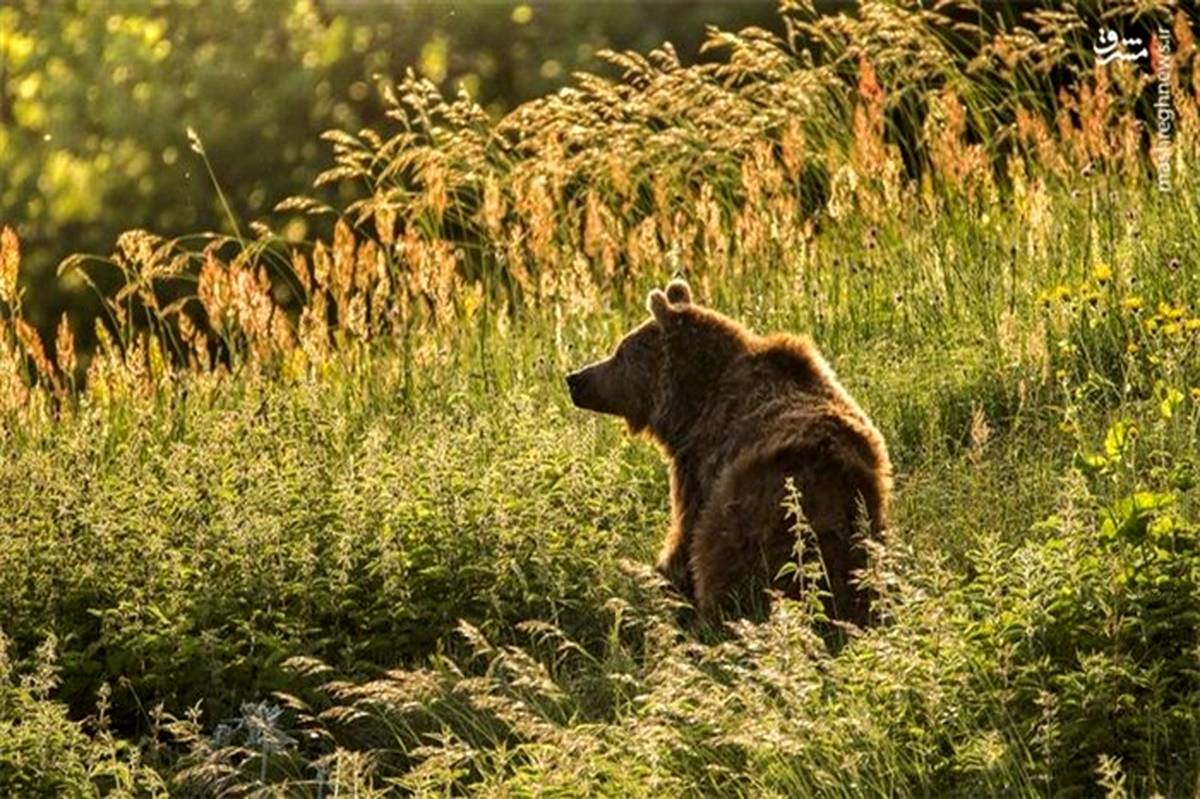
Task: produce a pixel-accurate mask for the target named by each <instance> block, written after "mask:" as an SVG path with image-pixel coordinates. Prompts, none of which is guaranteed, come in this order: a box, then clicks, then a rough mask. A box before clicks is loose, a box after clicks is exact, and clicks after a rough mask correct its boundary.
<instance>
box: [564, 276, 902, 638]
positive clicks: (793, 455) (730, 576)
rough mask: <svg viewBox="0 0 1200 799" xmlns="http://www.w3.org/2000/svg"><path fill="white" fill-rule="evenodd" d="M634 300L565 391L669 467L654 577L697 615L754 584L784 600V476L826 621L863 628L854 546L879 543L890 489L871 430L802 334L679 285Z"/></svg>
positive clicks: (792, 537) (788, 590)
mask: <svg viewBox="0 0 1200 799" xmlns="http://www.w3.org/2000/svg"><path fill="white" fill-rule="evenodd" d="M647 305H648V306H649V310H650V312H651V314H652V318H651V319H649V320H648V321H646V322H644V323H643V324H642V325H640V326H639V327H637V328H636V329H635V330H633V331H632V332H631V333H629V334H628V335H627V336H626V337H625V338H624V339H623V340H622V341H621V343H620V344H619V345H618V346H617V349H616V352H615V353H614V354H613V356H612V357H611V358H609V359H607V360H604V361H600V362H598V363H595V364H592V365H590V366H587V367H585V368H583V369H580V370H579V371H577V372H574V373H572V374H570V375H568V376H567V386H568V389H569V390H570V393H571V399H572V401H573V402H574V404H575V405H576V406H577V407H579V408H583V409H586V410H591V411H597V412H599V413H606V414H614V415H616V416H621V417H624V419H625V420H626V421H627V422H628V424H629V427H630V429H631V430H633V431H634V432H641V431H648V432H649V433H650V435H651V437H652V438H653V439H654V440H655V441H656V442H657V443H658V444H659V445H660V446H661V447H662V449H663V450H664V451H665V453H666V455H667V457H668V458H669V459H670V464H671V507H672V524H671V530H670V532H669V534H668V535H667V539H666V542H665V543H664V545H663V548H662V554H661V555H660V557H659V563H658V567H659V569H660V571H662V572H663V574H664V575H665V576H666V577H667V578H668V579H669V580H670V581H671V582H672V583H673V584H674V585H675V586H676V587H677V588H679V589H680V590H681V591H682V592H683V593H684V594H685V595H687V596H688V597H689V598H691V599H693V600H694V601H695V604H696V606H697V608H698V609H699V610H700V611H701V612H704V613H708V612H711V611H713V610H715V609H717V608H719V607H721V606H722V605H723V604H724V603H725V601H726V600H727V599H729V598H730V597H731V596H733V595H735V593H736V592H738V591H741V590H743V589H744V588H745V587H746V586H748V585H752V584H754V581H755V580H758V581H759V584H764V585H765V584H774V585H775V586H776V587H778V588H780V589H782V590H783V591H784V593H785V594H791V595H793V596H794V595H795V594H796V589H797V586H798V583H797V580H795V579H794V577H786V576H781V575H780V572H781V570H782V568H783V566H784V565H785V564H786V563H788V562H789V560H791V559H792V558H793V557H794V553H795V551H796V549H797V548H796V527H797V525H796V521H795V520H794V519H790V518H788V514H787V513H786V511H785V509H784V501H785V498H786V496H787V488H786V481H787V478H789V477H790V478H792V480H793V481H794V485H795V487H796V488H797V489H798V490H799V494H800V504H801V508H802V509H803V512H804V516H805V518H806V520H807V522H808V525H809V526H810V527H811V529H812V531H813V533H814V535H815V539H816V541H817V544H818V547H819V549H820V554H821V561H822V563H823V566H824V574H825V576H826V578H827V580H828V582H827V583H826V586H825V587H826V589H827V592H826V594H825V609H826V613H827V615H828V616H829V617H830V618H831V619H838V620H842V621H848V622H853V623H855V624H858V625H860V626H861V625H865V624H867V623H868V622H869V620H870V596H869V591H868V590H866V589H865V588H860V586H859V585H858V579H857V578H858V573H859V572H861V570H863V569H864V567H865V566H866V564H867V553H866V551H865V549H864V548H863V547H862V546H861V543H862V542H861V541H860V540H859V539H860V537H861V534H862V533H863V532H865V533H866V534H868V535H870V536H872V537H873V538H879V537H881V536H882V535H883V533H884V530H885V527H886V525H887V506H888V500H889V494H890V491H891V464H890V461H889V460H888V454H887V448H886V446H885V445H884V441H883V437H882V436H881V435H880V433H879V431H878V430H877V429H876V428H875V426H874V425H873V424H872V423H871V420H870V419H869V418H867V415H866V414H865V413H864V412H863V411H862V409H861V408H860V407H859V406H858V404H857V403H856V402H855V401H854V400H853V399H852V398H851V397H850V395H849V394H847V393H846V390H845V389H844V388H842V386H841V384H840V383H839V382H838V379H837V377H836V376H835V375H834V373H833V370H832V369H830V367H829V365H828V364H827V363H826V362H825V359H824V358H823V357H822V356H821V354H820V353H819V352H818V351H817V349H816V347H815V346H814V345H813V344H812V342H811V341H810V340H809V339H807V338H800V337H796V336H790V335H784V334H776V335H772V336H767V337H762V336H757V335H755V334H753V333H751V332H749V331H748V330H746V329H745V328H744V327H742V326H741V325H739V324H738V323H737V322H735V321H733V320H731V319H729V318H727V317H725V316H723V315H721V314H719V313H717V312H715V311H713V310H710V309H708V308H702V307H700V306H699V305H697V304H695V303H693V302H692V296H691V290H690V289H689V288H688V286H687V284H686V283H685V282H683V281H681V280H674V281H672V282H671V284H670V285H669V286H667V290H666V292H665V293H664V292H662V291H659V290H657V289H656V290H654V291H652V292H650V296H649V298H648V300H647ZM864 512H865V514H866V517H867V518H865V519H863V518H862V515H863V513H864Z"/></svg>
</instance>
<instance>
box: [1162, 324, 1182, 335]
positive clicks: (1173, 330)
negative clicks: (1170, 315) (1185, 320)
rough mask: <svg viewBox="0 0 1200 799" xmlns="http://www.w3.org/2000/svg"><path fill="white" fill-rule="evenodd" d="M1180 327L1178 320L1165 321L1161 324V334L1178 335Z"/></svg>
mask: <svg viewBox="0 0 1200 799" xmlns="http://www.w3.org/2000/svg"><path fill="white" fill-rule="evenodd" d="M1180 329H1181V328H1180V327H1179V323H1178V322H1167V323H1166V324H1165V325H1163V328H1162V332H1163V335H1164V336H1167V337H1168V338H1175V337H1176V336H1178V335H1179V331H1180Z"/></svg>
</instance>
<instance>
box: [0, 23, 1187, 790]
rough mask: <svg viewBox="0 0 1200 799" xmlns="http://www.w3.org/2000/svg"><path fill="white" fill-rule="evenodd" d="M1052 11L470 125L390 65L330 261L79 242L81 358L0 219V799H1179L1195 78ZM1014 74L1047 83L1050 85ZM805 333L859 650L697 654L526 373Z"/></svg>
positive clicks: (654, 525)
mask: <svg viewBox="0 0 1200 799" xmlns="http://www.w3.org/2000/svg"><path fill="white" fill-rule="evenodd" d="M1138 10H1140V13H1142V14H1144V15H1149V17H1148V18H1151V19H1156V16H1155V15H1159V16H1160V17H1161V18H1162V19H1163V21H1164V24H1169V25H1171V26H1172V31H1173V34H1172V35H1173V39H1174V43H1175V61H1174V72H1173V75H1174V79H1173V83H1172V86H1171V90H1172V99H1173V103H1174V108H1175V110H1176V120H1175V121H1176V123H1177V124H1176V129H1175V136H1174V139H1173V147H1174V153H1175V159H1176V169H1175V173H1174V185H1173V190H1172V191H1171V192H1168V193H1164V192H1159V191H1158V190H1157V189H1156V186H1155V182H1154V174H1153V170H1152V165H1151V162H1150V160H1149V154H1148V145H1149V139H1148V137H1147V136H1146V135H1145V133H1144V132H1139V128H1138V125H1137V123H1138V121H1139V120H1140V119H1145V118H1146V115H1147V113H1148V109H1147V104H1146V102H1145V99H1144V97H1145V93H1146V92H1147V91H1148V90H1149V88H1148V87H1149V78H1148V77H1147V76H1146V74H1145V73H1144V72H1139V71H1138V68H1137V67H1136V66H1135V65H1130V64H1124V63H1120V62H1114V63H1112V64H1110V65H1108V66H1107V67H1099V66H1095V64H1094V59H1093V58H1092V56H1091V55H1090V54H1089V51H1088V48H1089V47H1090V43H1091V42H1090V36H1091V31H1092V30H1093V26H1094V25H1095V24H1097V20H1096V19H1093V18H1091V17H1085V16H1081V14H1080V12H1078V11H1076V10H1072V9H1067V10H1065V11H1049V10H1045V11H1040V12H1037V13H1035V14H1033V15H1032V16H1031V17H1029V18H1028V19H1026V20H1025V22H1024V23H1023V25H1024V27H1020V26H1018V27H1004V26H1001V27H999V28H998V29H997V28H995V27H994V26H992V25H990V24H989V25H987V26H984V25H983V24H982V17H981V15H982V13H983V12H982V11H980V10H979V9H978V8H976V7H975V6H973V5H971V4H969V3H961V4H939V5H938V6H937V7H936V8H935V9H933V10H929V9H920V8H918V7H916V6H910V5H907V4H891V3H862V4H860V6H859V7H858V10H857V15H856V16H854V17H849V16H838V17H817V16H816V15H815V14H813V13H812V10H811V9H810V8H807V7H806V6H805V4H803V3H796V4H785V6H784V8H783V9H782V11H781V13H783V14H784V15H785V18H786V21H787V28H788V31H789V34H788V36H787V37H785V38H784V39H782V40H781V39H776V38H774V37H772V36H770V35H768V34H766V33H764V32H760V31H743V32H742V33H740V34H730V33H723V32H717V31H714V32H713V33H712V35H711V39H710V47H712V48H714V49H721V50H723V51H724V52H725V54H726V58H725V59H724V60H723V61H721V62H719V63H713V64H706V65H700V66H689V67H685V66H682V65H680V64H679V63H678V61H677V59H676V58H675V56H674V54H673V53H672V51H671V50H670V48H669V47H666V46H665V47H664V48H662V49H661V51H659V52H656V53H653V54H650V55H649V56H640V55H638V54H628V53H627V54H619V55H617V54H614V55H613V56H612V61H613V63H614V64H615V65H616V67H617V69H618V70H619V71H620V72H621V76H620V77H619V78H613V79H610V78H604V77H600V76H595V75H580V76H576V78H575V81H574V83H573V85H572V87H571V88H568V89H565V90H563V91H562V92H560V93H559V94H557V95H554V96H551V97H547V98H544V99H542V100H539V101H536V102H533V103H529V104H527V105H524V106H522V107H520V108H519V109H517V110H516V111H514V112H513V113H512V114H511V115H510V116H508V117H506V118H505V119H503V120H499V121H493V120H490V119H488V118H487V116H486V115H485V114H483V112H482V111H481V110H480V109H479V108H478V107H476V106H475V105H474V104H473V103H472V102H471V101H470V99H469V98H467V97H459V98H454V99H447V98H443V97H441V96H439V95H438V94H437V93H436V92H434V91H433V90H432V88H431V87H430V86H428V85H427V84H425V83H423V82H422V81H420V80H417V79H416V78H414V77H412V76H409V77H408V78H407V79H405V80H404V81H402V82H401V83H400V84H399V85H398V86H396V87H395V88H394V90H393V94H392V95H391V97H390V102H391V103H392V107H393V114H392V118H393V121H394V127H393V128H392V129H390V130H386V131H383V130H381V131H360V132H357V133H353V134H352V133H347V132H335V133H330V134H329V135H328V137H327V138H329V140H330V141H331V142H332V145H333V151H334V156H335V160H336V165H335V166H334V167H333V168H332V169H331V170H330V171H329V172H328V173H327V174H326V175H325V176H324V177H323V178H322V180H325V181H345V182H348V183H350V184H353V185H354V186H355V187H357V190H358V191H359V193H360V194H359V199H358V200H357V201H355V202H353V203H351V204H349V205H348V207H346V208H343V209H336V210H335V209H323V208H317V207H315V206H314V205H313V203H311V201H307V200H303V199H298V198H297V199H292V200H288V201H285V203H284V204H283V208H284V209H285V210H289V211H291V212H296V211H300V212H313V213H330V212H332V213H334V214H335V215H336V218H337V219H336V224H335V225H334V233H333V235H332V237H331V240H330V241H318V242H314V243H313V244H312V245H311V246H306V247H297V248H288V247H287V246H285V245H284V244H283V243H282V242H281V240H280V239H279V238H278V237H277V236H275V235H274V233H273V232H272V231H271V230H270V229H269V228H268V227H266V226H265V225H262V224H255V225H254V226H252V229H253V236H254V237H253V238H249V237H244V236H238V237H236V238H235V239H230V238H227V237H221V236H217V235H213V236H210V237H209V238H208V239H207V240H206V241H205V242H204V245H205V246H203V247H202V248H201V249H200V250H199V251H195V250H194V249H193V247H194V241H195V240H196V239H194V238H192V239H187V240H178V241H168V240H163V239H161V238H159V237H156V236H154V235H153V234H151V233H147V232H144V231H135V232H131V233H128V234H126V235H125V236H123V237H122V238H121V239H120V241H119V242H118V246H117V252H116V253H115V254H114V255H113V256H112V257H111V258H110V259H108V260H106V261H103V262H98V261H95V260H90V259H83V258H76V259H72V260H70V261H69V262H67V263H65V264H64V265H63V270H64V271H65V270H78V272H79V274H81V275H82V276H83V277H85V278H87V277H88V276H89V275H90V274H93V273H94V270H96V269H106V268H116V269H118V270H120V271H121V273H122V274H123V276H124V278H125V285H124V288H123V289H122V290H121V291H120V292H119V293H118V294H117V295H115V296H113V297H111V298H109V300H108V302H107V304H106V309H107V315H106V317H105V318H104V319H102V320H100V321H99V322H98V324H99V329H100V331H101V334H100V336H99V339H100V344H99V346H98V348H97V349H96V351H95V352H76V349H75V347H74V343H73V341H74V336H73V333H72V331H71V329H70V327H69V326H68V325H66V324H65V322H64V324H63V325H61V326H60V327H59V329H58V331H57V333H56V336H55V340H54V342H53V344H51V345H47V344H46V343H44V342H43V340H42V337H41V336H40V335H39V333H38V331H36V330H34V329H33V328H32V327H31V326H30V325H28V324H27V323H26V322H24V321H23V319H22V317H21V313H20V307H21V295H20V283H19V280H18V279H17V276H18V270H19V263H20V253H19V243H18V242H17V241H16V238H15V236H14V235H13V234H12V233H11V231H9V230H7V229H5V231H4V233H3V234H2V235H0V303H3V305H4V307H5V308H6V311H7V315H6V318H5V320H4V321H3V322H0V418H2V419H3V424H2V425H0V437H2V438H3V442H4V456H3V458H0V485H2V486H3V489H2V491H0V529H4V530H5V531H7V533H6V536H5V537H4V539H3V541H2V542H0V620H2V621H0V628H2V629H3V634H4V639H3V640H4V642H5V643H4V646H3V648H2V649H3V653H4V654H3V656H2V657H0V785H5V786H6V787H8V786H16V787H13V788H12V790H17V791H19V792H24V793H30V792H33V791H36V790H41V791H43V792H46V793H49V794H53V793H63V792H70V791H72V790H75V791H78V792H82V793H87V792H96V791H110V790H112V791H116V790H127V791H130V792H132V793H138V792H143V793H155V792H158V791H162V790H166V786H167V785H168V783H169V785H170V788H171V789H172V790H174V791H176V792H183V793H187V792H193V793H196V794H210V793H214V792H228V793H230V794H254V793H260V794H265V795H272V794H273V793H275V792H283V793H286V794H288V795H304V794H305V793H306V792H307V794H311V795H314V796H316V795H321V796H325V795H332V794H334V793H335V792H338V791H346V792H350V791H357V792H359V793H360V794H362V795H370V794H371V793H373V792H384V791H387V790H403V791H410V792H414V793H437V794H453V793H461V792H467V791H473V792H482V793H495V794H504V795H514V794H515V795H525V794H533V793H548V794H562V795H596V794H599V795H622V796H624V795H633V796H638V795H647V796H648V795H663V794H667V795H705V796H708V795H778V796H784V795H786V796H793V795H855V796H857V795H863V794H905V795H908V794H912V795H946V794H954V795H971V796H974V795H980V794H992V795H1013V794H1017V795H1043V794H1057V793H1062V794H1090V793H1095V792H1097V791H1104V792H1107V793H1109V794H1110V795H1120V794H1121V793H1122V792H1123V791H1124V792H1131V793H1134V794H1137V795H1142V794H1149V793H1152V792H1155V791H1157V792H1160V793H1163V794H1164V795H1172V796H1174V795H1181V796H1184V795H1191V794H1193V793H1195V792H1196V791H1197V790H1198V789H1200V782H1198V780H1200V769H1198V764H1200V754H1197V753H1198V752H1200V741H1198V740H1197V739H1198V731H1197V728H1196V721H1195V720H1196V719H1197V718H1198V717H1200V716H1198V711H1200V686H1198V685H1197V682H1196V674H1197V670H1196V659H1197V658H1198V657H1200V637H1198V630H1200V618H1198V617H1197V616H1196V612H1195V608H1196V607H1200V588H1198V580H1200V554H1198V553H1197V549H1196V544H1197V527H1196V523H1195V519H1196V508H1195V499H1194V496H1193V494H1194V491H1193V487H1194V484H1195V478H1196V474H1197V469H1198V468H1200V466H1198V464H1197V461H1196V455H1195V451H1196V442H1197V431H1198V426H1200V368H1198V367H1197V363H1198V360H1197V358H1196V349H1197V346H1198V344H1200V312H1198V311H1197V301H1198V300H1200V297H1198V296H1197V294H1198V293H1200V287H1198V286H1197V284H1196V281H1195V280H1194V279H1192V275H1193V274H1194V273H1195V269H1196V260H1195V255H1194V253H1195V252H1196V251H1197V246H1196V245H1197V240H1196V238H1197V232H1196V231H1197V230H1200V227H1198V225H1197V222H1198V221H1200V220H1198V219H1197V211H1198V206H1197V203H1196V197H1197V196H1198V195H1197V192H1196V189H1197V186H1196V182H1195V177H1194V175H1193V174H1192V173H1190V172H1188V171H1187V165H1188V164H1189V163H1192V162H1193V161H1194V159H1195V155H1196V141H1197V139H1196V133H1197V116H1196V109H1197V88H1198V87H1197V86H1196V84H1195V75H1196V68H1197V65H1198V64H1200V60H1198V59H1197V58H1196V56H1195V52H1194V46H1193V45H1192V39H1191V29H1190V23H1189V21H1188V19H1187V18H1186V16H1185V15H1184V14H1182V13H1178V14H1175V16H1173V17H1170V16H1167V15H1165V13H1164V12H1163V11H1162V10H1156V9H1147V8H1145V4H1141V6H1139V7H1138V9H1135V8H1134V7H1133V6H1132V5H1125V4H1106V5H1105V7H1104V10H1103V21H1104V22H1105V24H1109V25H1119V24H1122V23H1123V21H1127V20H1128V19H1129V18H1130V17H1131V16H1132V14H1133V13H1134V12H1135V11H1138ZM1056 87H1061V88H1056ZM675 273H682V274H685V275H686V276H687V277H689V278H690V279H691V280H692V282H693V285H694V286H695V288H696V290H697V293H698V295H699V296H700V298H701V299H702V300H703V301H705V302H707V303H710V304H712V305H715V306H717V307H718V308H720V309H721V310H723V311H725V312H727V313H729V314H731V315H733V316H735V317H736V318H738V319H741V320H743V321H745V322H746V323H747V324H748V325H750V326H751V327H753V328H756V329H759V330H775V329H785V330H793V331H808V332H811V333H812V335H813V336H814V337H815V338H816V339H817V341H818V342H819V344H820V345H821V346H822V347H823V349H825V350H826V352H827V354H828V355H829V356H830V357H831V359H832V360H833V362H834V363H835V366H836V367H837V368H838V370H839V373H840V374H841V375H842V378H843V380H844V382H845V383H846V384H847V385H848V386H849V387H850V389H851V390H852V391H853V393H854V394H855V395H856V397H858V398H859V399H860V400H861V402H862V404H863V405H864V406H865V407H866V408H867V409H868V410H869V411H870V412H871V414H872V415H873V417H874V418H875V419H876V421H877V422H878V423H879V425H880V427H881V429H882V430H883V431H884V433H885V435H886V437H887V439H888V442H889V446H890V448H891V451H892V455H893V460H894V461H895V463H896V465H897V467H898V470H899V480H898V494H897V500H896V501H897V508H896V513H895V516H896V522H897V530H896V545H895V547H894V548H893V549H892V550H891V551H889V552H887V553H882V554H881V557H880V560H879V562H878V564H877V566H878V568H877V572H878V574H877V575H876V578H877V579H878V580H879V581H880V582H881V586H882V588H881V591H882V595H883V597H884V599H883V602H884V606H885V609H886V616H887V622H886V623H885V624H884V625H882V626H881V627H880V628H879V629H875V630H872V631H870V632H867V633H864V634H862V635H860V636H858V637H856V639H855V640H854V641H853V642H852V643H851V644H850V645H849V646H847V647H846V648H844V649H843V650H841V651H840V652H838V653H836V654H835V653H831V652H829V651H827V650H826V649H825V648H824V645H823V644H822V642H821V641H820V639H819V638H815V637H814V636H813V634H812V633H811V623H810V622H811V617H810V613H809V611H808V609H807V607H808V606H806V605H805V604H803V603H801V604H795V605H791V604H784V605H783V606H782V607H781V609H780V610H779V611H778V612H777V613H776V614H774V615H773V616H772V618H771V619H770V620H768V621H767V622H765V623H763V624H761V625H757V626H751V625H745V624H741V625H735V626H733V627H731V628H730V629H728V630H725V631H724V632H720V631H712V630H710V631H705V632H700V633H698V632H697V631H695V630H692V629H690V628H688V627H687V626H686V625H683V626H681V625H680V624H679V623H678V618H677V616H678V611H679V609H678V608H677V607H676V606H675V605H674V604H673V603H672V601H671V600H670V598H669V597H668V596H667V595H666V594H664V593H663V591H662V590H661V586H659V585H658V584H657V583H656V581H655V579H654V578H653V577H652V576H650V575H649V574H648V573H647V570H646V568H645V565H644V564H646V563H648V561H649V558H650V556H651V553H652V552H653V551H654V550H655V549H656V546H657V539H658V538H659V536H660V535H661V532H662V530H663V528H664V526H665V524H666V490H665V479H664V477H663V476H662V474H661V467H660V465H659V460H658V457H657V454H656V453H655V452H654V451H653V450H652V449H651V448H650V447H648V446H647V445H646V444H645V443H644V442H640V441H634V440H629V439H628V438H627V437H625V436H624V435H623V433H622V431H621V430H619V429H617V428H615V427H614V426H612V425H610V424H608V423H607V422H605V421H604V420H597V419H592V418H587V417H584V416H582V415H579V414H576V413H575V412H573V410H572V409H571V408H570V407H569V403H568V402H567V400H566V398H565V396H564V395H563V392H562V391H561V390H560V388H559V381H560V376H561V374H562V373H563V372H564V371H565V370H566V369H567V368H568V367H570V366H574V365H577V364H578V363H579V362H581V361H583V360H586V359H589V358H591V357H594V356H595V355H597V354H599V353H600V352H603V351H604V350H606V349H607V348H609V347H610V346H611V345H612V343H613V342H614V341H615V340H616V338H617V337H618V336H619V335H621V334H622V333H623V332H624V331H625V330H627V329H628V328H629V327H630V326H631V325H633V324H635V323H637V322H638V321H640V319H641V317H642V315H643V314H644V311H643V310H642V309H641V308H642V306H641V302H640V298H641V296H643V293H644V291H645V290H646V289H647V288H648V287H650V286H656V285H662V283H663V282H664V281H665V280H666V279H667V278H669V277H670V276H671V275H672V274H675Z"/></svg>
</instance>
